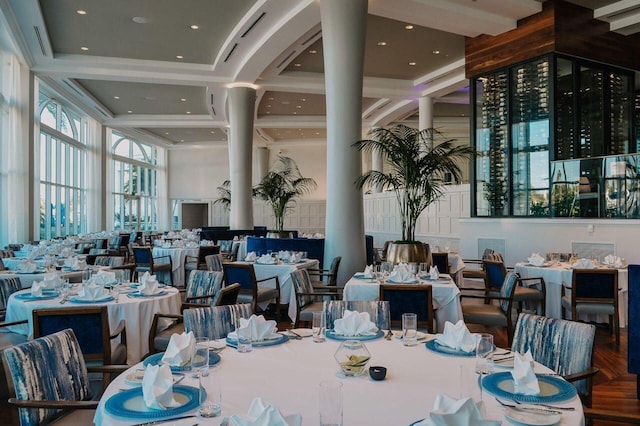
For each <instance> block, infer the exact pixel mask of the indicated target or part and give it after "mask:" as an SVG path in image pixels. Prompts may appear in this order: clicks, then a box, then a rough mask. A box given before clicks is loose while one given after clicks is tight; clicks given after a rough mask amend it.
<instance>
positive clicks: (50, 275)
mask: <svg viewBox="0 0 640 426" xmlns="http://www.w3.org/2000/svg"><path fill="white" fill-rule="evenodd" d="M61 281H62V279H61V278H60V277H59V276H58V274H56V273H55V272H47V273H46V274H44V281H43V284H44V288H46V289H47V290H53V289H55V288H56V285H58V283H59V282H61Z"/></svg>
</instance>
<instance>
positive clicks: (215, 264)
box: [204, 254, 222, 271]
mask: <svg viewBox="0 0 640 426" xmlns="http://www.w3.org/2000/svg"><path fill="white" fill-rule="evenodd" d="M204 261H205V263H206V264H207V269H208V270H209V271H222V255H221V254H210V255H208V256H205V258H204Z"/></svg>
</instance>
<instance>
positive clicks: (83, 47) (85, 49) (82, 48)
mask: <svg viewBox="0 0 640 426" xmlns="http://www.w3.org/2000/svg"><path fill="white" fill-rule="evenodd" d="M80 50H84V51H85V52H86V51H87V50H89V48H88V47H86V46H82V47H81V48H80Z"/></svg>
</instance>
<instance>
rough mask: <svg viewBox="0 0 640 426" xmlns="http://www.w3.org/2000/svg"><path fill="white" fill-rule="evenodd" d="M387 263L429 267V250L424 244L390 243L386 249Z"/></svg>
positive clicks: (427, 245)
mask: <svg viewBox="0 0 640 426" xmlns="http://www.w3.org/2000/svg"><path fill="white" fill-rule="evenodd" d="M387 261H388V262H391V263H392V264H397V263H408V262H416V263H427V264H428V265H429V266H431V250H430V249H429V244H424V243H419V242H418V243H395V242H393V243H390V244H389V248H388V249H387Z"/></svg>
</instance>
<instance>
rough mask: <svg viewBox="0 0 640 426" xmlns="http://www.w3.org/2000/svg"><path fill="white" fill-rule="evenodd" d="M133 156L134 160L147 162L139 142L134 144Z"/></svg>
mask: <svg viewBox="0 0 640 426" xmlns="http://www.w3.org/2000/svg"><path fill="white" fill-rule="evenodd" d="M131 158H133V159H134V160H138V161H144V162H146V160H147V159H146V157H145V155H144V152H143V151H142V149H141V147H140V145H139V144H138V143H134V144H133V146H132V151H131Z"/></svg>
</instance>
